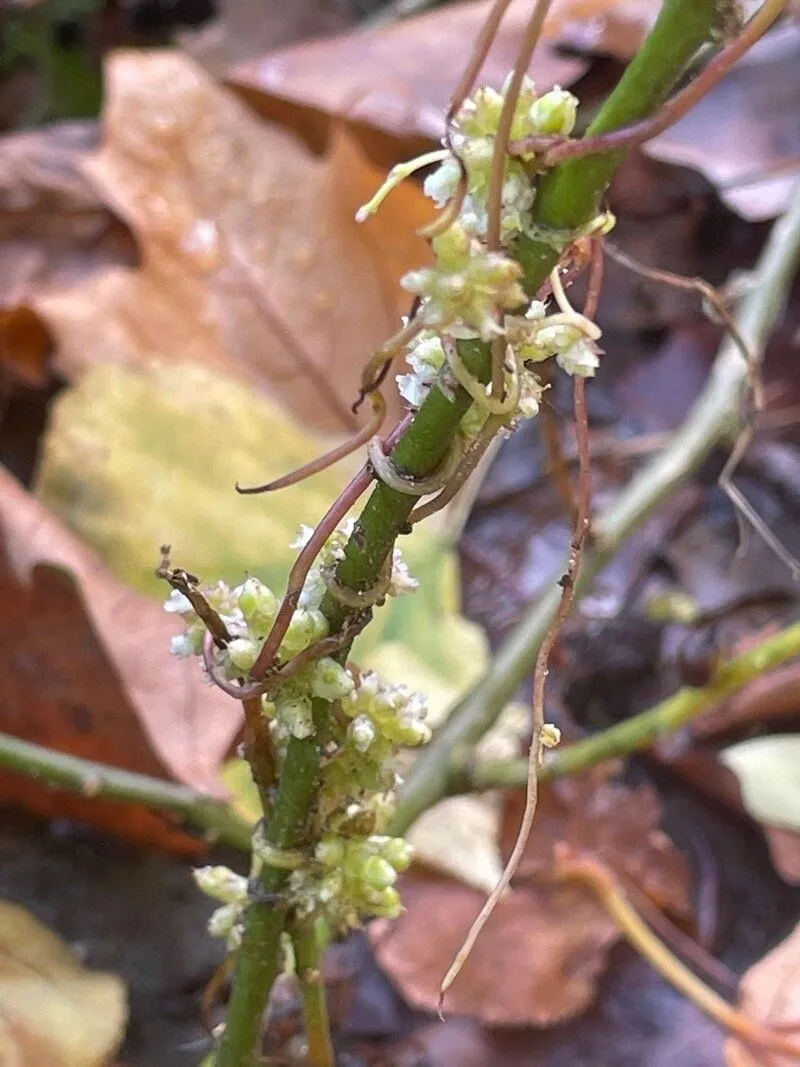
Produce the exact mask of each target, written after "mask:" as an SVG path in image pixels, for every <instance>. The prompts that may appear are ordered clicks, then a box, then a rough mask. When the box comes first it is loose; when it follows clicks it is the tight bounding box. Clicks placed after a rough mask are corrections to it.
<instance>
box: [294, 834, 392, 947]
mask: <svg viewBox="0 0 800 1067" xmlns="http://www.w3.org/2000/svg"><path fill="white" fill-rule="evenodd" d="M411 855H412V848H411V845H409V844H408V842H407V841H404V840H403V839H402V838H399V837H386V836H385V835H383V834H370V835H368V836H366V837H356V838H347V837H341V836H338V835H335V834H326V835H325V836H323V837H322V838H321V840H320V841H319V843H318V844H317V847H316V849H315V850H314V859H313V861H312V862H310V863H308V864H306V865H304V866H303V867H302V868H300V869H299V870H296V871H293V872H292V874H291V876H290V879H289V889H290V892H291V895H292V898H293V900H294V902H295V907H296V908H297V910H298V913H299V914H300V915H317V914H320V913H322V914H324V915H325V917H326V919H327V921H328V923H329V925H330V927H331V928H332V929H333V930H334V931H335V932H337V933H344V932H345V931H346V930H348V929H351V928H353V927H356V926H358V925H359V924H360V923H361V921H362V920H363V919H364V917H365V916H383V917H386V918H394V917H395V916H397V915H399V914H400V912H401V911H402V906H401V903H400V896H399V894H398V892H397V890H396V889H395V882H396V881H397V875H398V872H400V871H404V870H406V868H407V867H408V865H409V864H410V862H411Z"/></svg>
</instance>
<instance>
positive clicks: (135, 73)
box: [35, 51, 432, 431]
mask: <svg viewBox="0 0 800 1067" xmlns="http://www.w3.org/2000/svg"><path fill="white" fill-rule="evenodd" d="M103 126H104V138H103V147H102V149H101V150H100V152H99V153H98V154H97V155H95V156H93V157H92V158H91V159H89V160H88V161H86V162H85V163H84V171H85V173H86V174H87V175H88V176H89V179H90V180H91V182H92V184H93V186H94V188H95V189H96V190H97V191H98V192H99V193H100V195H101V196H102V198H103V200H104V201H105V202H106V203H107V204H108V205H109V206H110V207H111V208H112V209H113V210H114V211H115V212H117V214H119V215H120V217H122V218H123V219H124V220H125V221H126V222H127V223H128V224H129V225H130V227H131V229H132V230H133V231H134V233H135V235H136V238H137V241H138V243H139V245H140V248H141V254H142V267H141V269H140V270H122V269H112V270H108V271H104V272H102V273H100V274H98V275H96V276H95V277H94V278H92V279H91V280H89V281H85V282H84V283H83V284H81V285H80V286H76V287H75V288H73V289H71V290H69V291H67V292H64V291H60V292H56V293H47V294H44V295H41V296H39V297H38V298H37V299H36V301H35V308H36V310H37V311H38V312H39V313H40V314H41V315H42V317H43V319H44V321H45V322H46V323H47V325H48V327H49V328H50V329H51V331H52V332H53V334H54V336H55V337H56V339H57V341H58V345H59V351H58V355H57V362H58V366H59V368H60V369H62V370H63V371H64V372H65V373H66V374H67V375H68V376H73V375H75V374H76V373H78V372H79V371H80V370H81V369H82V368H84V367H85V366H87V365H88V364H92V363H96V362H100V361H102V362H108V361H114V362H124V363H133V364H139V363H142V362H143V361H147V360H149V359H151V358H154V357H159V358H161V359H165V360H180V361H183V362H194V363H198V364H201V365H205V366H210V367H212V368H216V369H222V370H224V371H226V372H228V373H231V374H233V375H234V376H237V377H239V378H240V379H244V380H246V381H248V382H250V383H252V384H254V385H256V386H258V387H259V388H261V389H263V390H264V391H267V392H270V393H272V394H273V395H276V396H277V397H278V398H279V399H280V400H282V401H283V402H285V403H286V404H288V405H289V407H291V408H292V409H293V410H294V411H295V412H296V413H297V414H298V415H299V416H300V417H301V418H302V419H303V420H304V422H306V423H310V424H313V425H316V426H317V427H318V428H319V429H323V430H327V431H333V430H339V431H341V430H342V429H343V428H346V427H349V426H352V425H353V421H354V420H353V416H352V414H351V413H350V404H351V402H352V400H353V398H354V397H355V395H356V389H357V382H358V379H359V374H360V368H361V364H362V363H363V361H364V360H365V359H366V358H368V357H369V356H370V355H371V353H372V351H373V350H374V348H375V347H376V346H377V345H378V344H379V343H380V342H382V341H383V340H384V339H385V338H386V337H387V336H388V335H389V334H391V333H392V332H394V331H395V330H396V329H397V328H398V327H399V325H400V315H401V313H403V312H405V311H406V310H407V309H408V304H409V300H408V296H407V294H405V293H404V292H403V291H402V290H401V288H400V286H399V282H398V279H399V278H400V276H401V275H402V274H403V273H404V272H405V271H406V270H407V269H408V268H410V267H412V266H418V265H419V264H420V263H422V262H424V261H425V260H426V257H427V255H428V253H427V251H426V246H425V245H424V243H423V242H422V240H421V239H420V238H418V237H416V236H415V235H414V230H415V228H416V227H418V226H419V225H421V224H422V223H423V222H425V221H428V220H429V219H430V217H431V214H432V211H431V205H430V204H429V202H427V201H426V200H425V198H424V197H423V195H422V193H421V191H420V190H418V189H417V188H416V187H415V186H414V185H413V184H407V185H406V186H405V187H404V188H402V189H400V190H398V192H397V193H396V194H395V196H394V197H393V198H392V203H390V204H387V211H385V212H383V213H382V217H380V218H379V219H378V220H377V221H376V224H375V225H372V224H370V225H367V226H361V227H359V226H358V225H357V224H356V223H355V221H354V219H353V215H354V212H355V209H356V207H357V206H358V205H359V203H361V202H363V199H365V198H366V197H367V196H368V195H371V193H372V192H373V191H374V189H375V188H376V187H377V186H378V185H379V184H380V181H381V180H382V177H383V175H382V173H381V172H379V171H378V170H377V169H376V168H374V167H372V166H371V165H370V164H368V163H367V162H366V161H365V160H364V159H363V158H362V156H361V155H360V153H359V150H358V149H357V148H356V147H355V146H354V144H353V143H352V142H351V141H349V140H348V137H347V135H346V134H345V133H344V131H343V130H340V131H338V132H337V133H336V135H335V136H334V138H333V144H332V148H331V151H330V154H329V155H328V156H327V157H326V158H325V159H322V160H317V159H313V158H312V157H310V156H309V154H308V153H307V151H306V150H305V149H304V148H303V147H302V146H301V145H300V144H299V143H298V142H297V141H296V139H295V138H294V137H293V136H292V135H291V134H288V133H286V132H284V131H281V130H278V129H275V128H269V127H267V126H265V125H264V124H263V123H261V122H260V121H259V120H258V119H256V118H255V117H254V116H253V115H252V114H251V113H250V112H249V111H248V109H247V108H246V107H245V106H244V105H243V104H242V103H241V102H240V101H239V100H237V99H236V97H235V96H234V95H233V94H232V93H230V92H228V91H227V90H224V89H221V88H220V87H219V86H217V85H216V84H215V83H214V82H213V81H212V80H211V78H209V77H208V75H207V74H205V72H204V71H203V70H201V69H200V68H199V67H198V66H196V65H195V64H194V63H193V62H192V61H191V60H190V59H189V58H187V57H186V56H184V55H181V54H179V53H176V52H169V51H161V52H138V53H126V52H119V53H116V54H115V55H113V56H112V57H111V58H110V59H109V61H108V65H107V70H106V105H105V111H104V116H103Z"/></svg>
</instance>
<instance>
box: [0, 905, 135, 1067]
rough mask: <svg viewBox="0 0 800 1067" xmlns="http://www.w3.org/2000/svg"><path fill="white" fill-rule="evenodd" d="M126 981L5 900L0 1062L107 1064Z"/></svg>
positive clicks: (0, 921)
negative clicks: (96, 967)
mask: <svg viewBox="0 0 800 1067" xmlns="http://www.w3.org/2000/svg"><path fill="white" fill-rule="evenodd" d="M125 1001H126V995H125V987H124V984H123V983H122V981H121V980H120V979H119V978H117V977H116V976H115V975H112V974H103V973H101V972H94V971H89V970H87V969H86V968H85V967H83V966H82V965H81V964H80V963H79V962H78V961H77V960H76V959H75V957H74V956H73V955H72V953H71V952H70V950H69V948H68V947H67V946H66V945H65V944H64V942H63V941H62V940H61V938H59V937H57V936H56V935H55V934H54V933H52V932H51V931H50V930H48V929H47V928H46V927H45V926H42V924H41V923H39V922H38V921H37V920H36V919H34V918H33V916H32V915H30V914H29V913H28V912H27V911H26V910H25V909H24V908H21V907H18V906H17V905H15V904H9V903H7V902H6V901H0V1063H2V1064H3V1065H4V1067H102V1065H103V1064H107V1063H110V1062H111V1060H112V1058H113V1056H114V1053H115V1052H116V1051H117V1049H118V1048H119V1046H120V1045H121V1044H122V1039H123V1037H124V1035H125V1024H126V1021H127V1008H126V1003H125Z"/></svg>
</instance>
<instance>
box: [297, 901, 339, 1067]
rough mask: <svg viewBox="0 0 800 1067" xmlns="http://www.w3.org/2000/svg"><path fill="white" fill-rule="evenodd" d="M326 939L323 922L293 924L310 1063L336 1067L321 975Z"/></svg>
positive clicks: (316, 1066)
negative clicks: (334, 1066)
mask: <svg viewBox="0 0 800 1067" xmlns="http://www.w3.org/2000/svg"><path fill="white" fill-rule="evenodd" d="M327 942H328V939H327V937H326V936H325V930H324V927H323V924H322V923H320V922H305V923H297V924H296V925H295V926H294V927H293V928H292V944H293V945H294V962H295V970H296V971H297V981H298V983H299V985H300V996H301V998H302V1001H303V1017H304V1019H305V1024H306V1041H307V1042H308V1063H309V1065H310V1067H333V1065H334V1063H335V1062H336V1060H335V1057H334V1053H333V1044H332V1042H331V1027H330V1020H329V1018H328V1003H327V998H326V996H325V983H324V979H323V975H322V962H323V960H324V958H325V950H326V948H327Z"/></svg>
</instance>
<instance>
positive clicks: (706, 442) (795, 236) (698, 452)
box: [391, 185, 800, 834]
mask: <svg viewBox="0 0 800 1067" xmlns="http://www.w3.org/2000/svg"><path fill="white" fill-rule="evenodd" d="M798 260H800V185H798V187H797V189H796V191H795V194H794V197H793V200H792V203H791V205H790V207H789V210H788V211H787V213H786V215H785V216H784V217H783V218H782V219H779V220H778V222H776V224H775V225H774V227H773V229H772V233H771V235H770V237H769V240H768V241H767V244H766V246H765V248H764V250H763V252H762V254H761V258H760V260H759V263H758V265H757V267H756V271H755V275H754V279H753V287H752V289H751V290H750V291H749V293H748V295H747V296H746V297H745V299H744V300H743V301H742V305H741V309H740V311H739V314H738V315H737V325H738V327H739V332H740V333H741V335H742V336H743V337H744V339H745V341H746V343H747V345H748V347H749V349H750V351H751V352H752V353H753V354H754V356H755V358H757V359H758V358H760V357H761V355H762V354H763V351H764V347H765V345H766V341H767V338H768V337H769V334H770V332H771V330H772V327H773V324H774V323H775V320H776V319H777V317H778V316H779V315H780V313H781V309H782V307H783V304H784V301H785V299H786V294H787V292H788V289H789V286H790V285H791V283H792V279H793V277H794V275H795V272H796V269H797V264H798ZM749 380H750V379H749V372H748V367H747V364H746V363H745V361H744V359H743V358H742V355H741V353H740V351H739V349H738V347H737V346H736V344H735V343H734V342H733V341H732V340H731V339H729V338H728V339H726V340H725V341H724V342H723V344H722V346H721V348H720V351H719V353H718V355H717V358H716V360H715V362H714V366H713V367H712V369H711V374H710V376H709V380H708V382H707V384H706V387H705V389H704V390H703V392H702V393H701V394H700V397H699V398H698V400H697V401H696V402H695V404H694V406H693V408H692V409H691V411H690V412H689V414H688V416H687V418H686V421H685V422H684V424H683V426H682V427H681V429H680V430H679V431H678V432H677V433H676V434H675V435H674V437H673V438H672V440H671V441H670V443H669V445H668V446H667V447H666V448H665V449H664V451H663V452H662V453H661V454H660V455H658V456H656V457H655V458H654V459H653V460H652V461H651V462H650V463H648V464H646V465H645V466H644V467H643V468H642V470H641V471H640V472H639V474H638V475H637V476H636V477H635V478H634V479H633V481H632V482H631V483H630V485H628V486H627V488H626V489H624V490H623V492H622V493H621V494H620V495H619V497H618V498H617V500H616V501H615V502H614V503H613V504H612V505H611V507H610V508H609V509H608V510H607V511H606V512H605V513H604V514H602V515H601V516H600V517H599V519H598V520H597V521H596V522H595V523H594V525H593V531H594V533H595V534H596V538H597V540H596V548H595V550H594V551H593V552H591V553H587V555H586V556H585V557H584V559H583V562H582V564H581V573H580V576H579V578H578V581H577V582H576V591H577V595H578V596H581V595H582V594H584V593H585V592H586V591H587V590H588V589H589V588H590V586H591V584H592V582H593V581H594V579H595V577H596V575H597V574H598V573H599V571H601V570H602V569H603V567H604V566H605V565H606V564H607V563H608V562H609V560H610V559H611V558H612V557H613V556H614V554H615V553H616V552H617V551H618V550H619V548H620V547H621V546H622V545H623V544H624V543H625V542H626V541H627V539H628V538H629V537H630V536H631V534H633V533H634V532H635V531H636V530H637V529H639V528H640V527H641V525H642V523H643V522H644V521H645V519H646V518H647V517H648V515H650V514H651V512H652V511H653V509H654V508H656V507H657V506H658V505H659V504H660V503H661V502H662V501H663V500H665V499H667V498H668V497H669V496H670V495H671V494H672V493H674V491H675V489H676V488H677V486H679V485H680V484H681V482H682V481H684V480H685V479H686V478H687V477H688V476H689V475H690V474H691V473H692V472H693V471H695V470H697V468H698V467H699V466H700V464H701V463H702V462H703V460H704V459H705V458H706V457H707V456H708V454H709V453H710V452H711V451H712V449H713V448H714V447H715V446H717V445H719V444H720V443H722V442H725V441H728V440H730V439H731V438H732V437H734V436H735V435H736V434H737V432H738V431H739V430H741V428H742V426H743V424H744V421H745V414H744V411H743V404H742V401H743V399H744V397H745V395H746V392H747V389H748V386H749ZM558 577H560V572H559V574H558V575H554V577H553V582H552V588H551V590H550V592H548V593H547V594H546V595H545V596H544V597H543V598H542V599H541V600H540V601H538V602H537V604H535V605H534V606H533V607H532V608H531V610H530V611H529V612H528V613H527V615H526V616H525V617H524V618H523V619H522V621H521V622H520V623H519V625H518V626H517V628H516V629H515V630H514V632H513V633H512V634H511V636H510V637H509V638H508V640H507V641H506V643H505V644H504V645H503V646H502V647H501V649H500V650H499V652H498V654H497V656H496V658H495V659H494V661H493V662H492V664H491V666H490V668H489V669H488V671H487V672H486V674H484V676H483V677H482V678H481V679H480V680H479V681H478V682H477V684H476V685H475V687H474V688H473V689H472V690H471V691H470V692H469V693H468V694H467V695H466V696H465V697H464V698H463V699H462V700H461V701H460V702H459V703H458V704H457V705H456V707H455V708H454V709H453V711H452V712H451V714H450V717H449V718H448V720H447V722H446V723H445V725H444V726H443V727H442V729H441V730H440V731H439V733H438V734H437V735H436V737H435V738H434V740H433V741H432V742H431V744H430V745H428V746H427V747H426V748H425V749H424V751H423V752H422V753H421V755H420V757H419V759H418V760H417V761H416V763H415V764H414V766H413V768H412V769H411V772H410V774H409V776H408V778H407V780H406V784H405V786H404V788H403V790H402V792H401V794H400V797H399V802H398V808H397V813H396V815H395V818H394V822H393V824H392V827H391V829H392V832H393V833H398V834H400V833H403V832H404V831H405V830H406V829H407V828H408V827H409V826H410V825H411V824H412V823H413V822H414V820H415V819H416V818H417V817H418V816H419V815H420V814H421V813H422V812H423V811H425V810H426V809H427V808H429V807H430V806H431V805H432V804H435V803H436V801H437V800H439V799H440V798H441V797H443V796H445V795H446V794H447V792H448V788H449V785H448V781H449V777H450V772H451V768H452V767H453V766H454V764H458V763H459V762H461V761H463V758H464V755H465V754H466V753H468V752H470V751H471V749H472V747H473V746H474V745H475V743H476V742H477V741H478V740H479V739H480V738H481V737H482V736H483V735H484V734H485V733H486V731H487V730H488V729H489V728H490V727H491V725H492V724H493V723H494V721H495V719H496V718H497V716H498V715H499V714H500V712H501V711H502V709H503V708H504V707H505V705H506V704H507V703H508V701H509V700H511V699H512V697H513V696H514V693H515V692H516V690H517V688H518V686H519V685H520V683H521V682H522V681H523V680H524V679H525V677H526V675H527V674H529V672H530V671H531V670H532V667H533V663H534V662H535V660H536V655H537V653H538V650H539V645H540V643H541V641H542V638H543V636H544V634H545V633H546V632H547V628H548V626H549V625H550V620H551V618H552V616H553V612H554V611H555V608H556V606H557V604H558V601H559V595H560V588H559V587H558V585H557V584H556V583H557V580H558Z"/></svg>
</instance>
